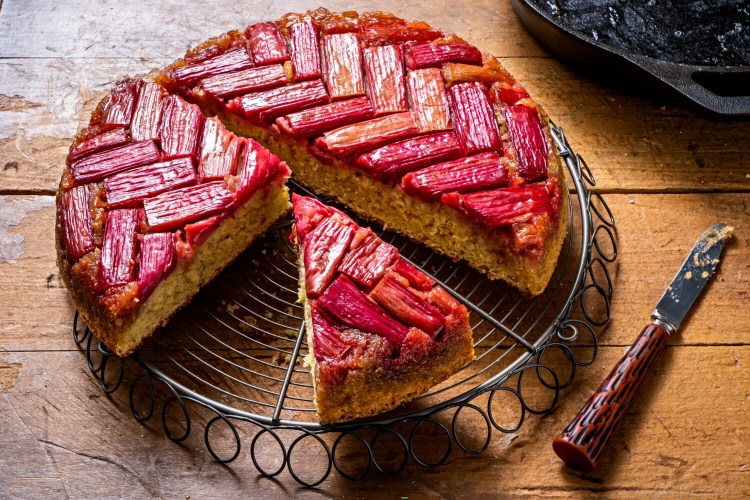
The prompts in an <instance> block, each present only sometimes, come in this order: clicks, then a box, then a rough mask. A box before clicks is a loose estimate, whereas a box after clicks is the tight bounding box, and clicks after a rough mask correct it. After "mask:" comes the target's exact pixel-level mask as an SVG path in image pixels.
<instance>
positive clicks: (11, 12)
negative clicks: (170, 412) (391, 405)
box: [0, 0, 750, 497]
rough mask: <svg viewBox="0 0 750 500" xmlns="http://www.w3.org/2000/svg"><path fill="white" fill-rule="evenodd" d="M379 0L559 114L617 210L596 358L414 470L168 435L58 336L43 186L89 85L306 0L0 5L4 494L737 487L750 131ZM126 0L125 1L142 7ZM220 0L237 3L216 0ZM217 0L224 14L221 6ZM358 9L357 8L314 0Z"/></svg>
mask: <svg viewBox="0 0 750 500" xmlns="http://www.w3.org/2000/svg"><path fill="white" fill-rule="evenodd" d="M419 3H420V4H421V5H418V2H409V3H407V2H395V1H383V2H380V3H379V4H378V6H379V7H380V8H381V9H383V10H390V11H393V12H395V13H397V14H400V15H402V16H403V17H406V18H412V19H423V20H425V21H427V22H430V23H431V24H433V25H435V26H438V27H441V28H444V29H447V30H452V31H455V32H457V33H459V34H461V35H462V36H464V37H465V38H466V39H468V40H469V41H470V42H472V43H475V44H476V45H478V46H479V47H481V48H483V49H484V50H487V51H490V52H492V53H494V54H496V55H497V56H499V58H500V59H501V60H502V62H503V64H505V65H506V66H507V68H508V69H509V70H510V71H511V72H512V73H513V74H514V75H516V76H517V77H518V78H519V80H520V81H521V82H523V83H524V84H525V85H526V86H527V88H528V90H529V91H530V93H531V95H533V96H534V97H536V98H537V100H538V101H539V102H540V103H542V105H543V106H544V107H545V109H546V111H547V112H548V113H549V115H550V116H551V117H553V119H554V120H555V121H556V122H557V123H558V124H559V125H561V126H563V127H564V129H565V131H566V134H567V137H568V138H569V140H570V142H571V144H572V146H573V147H574V149H575V150H576V151H577V152H579V153H580V154H581V155H583V157H584V158H586V160H587V161H588V164H589V165H590V166H591V169H592V170H593V171H594V173H595V175H596V177H597V181H598V183H597V189H598V190H599V191H600V192H601V193H602V194H603V195H604V196H605V199H606V200H607V201H608V203H609V205H610V207H611V208H612V211H613V212H614V214H615V216H616V218H617V233H618V239H619V247H620V256H619V259H618V268H617V273H616V281H615V294H614V301H613V303H612V320H611V322H610V325H609V328H608V330H607V331H606V333H605V334H604V335H603V336H602V337H601V345H600V350H599V357H598V359H597V360H596V362H595V363H594V365H593V366H591V367H589V368H586V369H581V370H580V371H579V373H578V376H577V378H576V380H575V383H574V385H573V386H572V388H570V389H568V390H567V391H565V392H564V393H563V397H562V399H561V401H560V402H559V406H558V409H557V410H556V411H555V412H554V413H553V414H551V415H549V416H546V417H544V418H531V419H530V420H529V422H527V423H526V424H525V425H524V427H523V428H522V430H521V431H520V432H518V433H517V434H512V435H503V434H500V433H495V434H493V439H492V442H491V444H490V448H489V449H488V451H487V452H486V453H484V454H482V455H480V456H477V457H472V456H467V455H465V454H462V453H459V452H454V454H453V455H452V456H451V458H450V459H449V463H447V464H446V465H444V466H442V467H439V468H437V469H423V468H421V467H419V466H417V465H414V464H411V465H409V466H408V468H407V470H406V472H405V473H403V474H401V475H399V476H396V477H386V476H383V475H379V474H377V473H374V474H371V475H370V476H369V477H368V478H367V479H366V480H364V481H360V482H349V481H346V480H344V479H342V478H340V477H338V476H336V475H335V474H333V475H331V477H330V478H329V479H328V480H327V481H326V482H325V483H323V484H322V485H321V486H319V487H318V489H315V490H305V489H302V488H300V487H299V486H297V485H296V483H295V482H294V481H293V480H292V478H291V477H290V476H289V475H288V474H287V473H282V474H281V475H280V476H278V477H277V478H276V479H274V480H270V479H265V478H262V477H260V476H258V475H257V474H256V473H255V470H254V469H253V468H252V466H251V464H250V463H249V461H245V462H244V463H237V464H235V465H234V466H233V467H224V466H221V465H219V464H217V463H215V462H214V461H213V460H212V459H211V457H210V456H209V454H208V453H207V452H206V451H205V449H204V448H203V447H202V443H201V442H200V440H198V441H196V442H195V443H193V444H188V445H183V446H178V445H175V444H174V443H172V442H170V441H169V440H168V439H167V438H165V437H164V435H163V433H162V432H161V429H160V428H159V426H158V425H147V426H141V425H140V424H138V423H137V422H136V421H135V420H134V419H133V418H132V416H131V415H130V414H129V412H128V409H127V396H126V395H123V394H119V395H116V396H115V397H113V398H108V397H106V396H105V395H103V393H102V392H101V391H100V389H99V388H98V386H97V385H96V381H95V380H94V379H93V378H92V377H91V376H90V374H89V373H88V369H87V367H86V363H85V360H84V358H83V356H82V355H81V353H80V351H79V350H78V349H77V348H76V346H75V344H74V343H73V341H72V340H71V337H70V324H71V319H72V317H73V312H74V309H73V306H72V303H71V301H70V298H69V296H68V293H67V292H66V290H65V288H64V287H63V284H62V281H61V279H60V276H59V274H58V272H57V268H56V265H55V253H54V245H53V220H54V193H55V188H56V185H57V183H58V179H59V175H60V173H61V170H62V166H63V162H64V158H65V155H66V152H67V148H68V146H69V144H70V142H71V138H72V136H73V135H74V134H75V132H76V131H77V129H78V128H79V127H80V126H81V124H82V123H84V120H85V119H87V117H88V110H89V109H90V108H91V105H92V99H93V98H94V97H96V96H97V95H99V94H100V93H101V92H102V91H104V90H106V89H108V88H110V87H111V85H112V83H113V82H114V81H116V80H118V79H119V78H121V77H122V76H124V75H136V74H142V73H146V72H149V71H150V70H152V69H153V68H158V67H160V66H163V65H165V64H166V63H168V62H170V61H172V60H173V59H174V58H176V57H178V56H180V55H181V54H183V53H184V52H185V50H186V49H187V48H188V47H190V46H191V45H195V44H196V43H197V42H199V41H201V40H203V39H205V38H208V37H210V36H213V35H216V34H219V33H222V32H224V31H226V30H228V29H233V28H237V27H240V26H244V25H246V24H248V23H250V22H252V21H256V20H261V19H274V18H276V17H278V16H279V15H281V14H283V13H284V12H286V11H289V10H300V9H302V10H304V8H305V7H304V6H303V4H302V2H287V1H284V2H255V3H253V2H221V1H218V0H211V1H203V2H201V3H200V6H198V5H196V6H188V2H185V1H178V0H160V1H148V2H131V3H129V5H123V4H126V2H117V1H106V2H101V5H99V6H97V7H92V6H90V5H89V2H87V1H84V0H70V1H67V2H58V1H53V0H37V1H36V2H25V1H22V0H5V1H2V0H0V195H1V196H0V280H1V283H2V287H0V315H1V316H2V319H3V323H2V326H0V402H1V403H0V495H10V496H24V497H39V496H42V495H44V496H48V495H54V496H77V497H81V496H86V497H94V496H107V497H110V496H135V497H144V496H168V497H188V496H190V497H203V496H208V495H215V496H224V497H231V496H238V495H244V496H264V497H266V496H284V495H300V496H302V495H304V496H323V495H325V496H329V495H336V496H351V497H354V496H374V495H376V494H385V495H387V496H390V497H394V496H410V497H427V496H429V497H434V496H448V497H453V496H466V497H470V496H478V495H483V494H484V495H487V494H493V495H509V496H510V495H513V496H539V495H575V494H582V493H583V494H585V493H588V492H607V493H609V494H612V495H618V496H627V497H630V496H636V495H637V496H644V497H645V496H650V495H653V494H658V495H664V496H670V497H683V496H684V495H685V494H687V493H694V494H710V495H731V496H741V495H748V494H750V423H748V420H749V419H748V412H749V411H750V389H748V386H750V371H749V370H748V366H749V365H750V307H748V305H749V299H750V297H748V290H749V289H750V246H749V245H748V237H747V231H748V220H749V218H750V123H747V122H745V123H742V122H723V121H716V120H711V119H707V118H704V117H702V116H700V115H697V114H695V113H694V112H693V111H690V110H688V109H685V108H684V107H682V106H678V105H675V104H672V103H669V102H666V101H664V100H662V99H661V98H660V97H649V91H648V90H647V89H642V88H639V87H638V85H635V84H632V83H623V84H621V85H619V87H618V88H617V89H614V88H612V87H610V86H606V85H604V84H601V83H597V82H596V81H593V80H591V79H589V78H587V77H585V76H582V75H581V74H580V73H578V72H576V71H574V70H572V69H570V68H568V67H567V66H564V65H562V64H561V63H559V62H557V61H556V60H554V59H552V58H551V57H550V56H549V55H548V54H547V53H546V52H545V51H544V50H543V49H542V48H540V46H539V45H538V44H537V43H536V42H535V41H534V40H533V39H532V38H531V37H530V36H529V35H528V34H527V33H526V31H524V28H523V27H522V26H521V24H520V23H519V21H518V19H517V18H516V16H515V15H514V13H513V11H512V9H511V7H510V4H509V2H506V1H472V2H442V1H437V0H433V1H432V2H419ZM136 4H138V5H137V6H136ZM230 4H231V6H229V5H230ZM223 5H227V7H223ZM328 7H329V8H331V9H334V10H335V9H338V10H343V9H347V8H356V9H359V10H365V9H367V6H366V3H365V2H341V1H331V2H328ZM717 221H726V222H728V223H731V224H732V225H733V226H734V227H735V228H736V236H735V238H734V240H733V241H732V242H731V243H730V244H728V245H727V248H726V251H725V255H724V259H723V262H722V263H721V267H720V272H719V273H718V275H717V276H716V279H714V281H713V283H711V285H710V286H709V287H708V290H707V292H708V293H706V294H705V295H704V296H703V297H702V298H701V299H700V301H699V302H698V304H697V305H696V307H695V311H694V314H693V315H692V316H691V317H690V318H689V320H688V321H686V323H685V324H684V325H683V328H682V331H681V332H680V333H679V335H676V336H675V337H674V338H673V339H672V340H671V341H670V346H669V347H668V348H667V350H666V352H665V354H664V356H663V359H661V360H660V362H659V364H658V367H657V369H656V372H655V373H654V376H653V377H652V378H651V379H650V380H649V381H648V382H647V385H646V387H645V389H644V391H643V393H642V396H643V397H641V398H639V400H638V402H637V403H636V405H635V406H634V408H633V409H632V411H631V413H630V415H629V418H628V419H627V421H626V424H625V427H624V429H623V432H622V433H621V434H620V435H619V436H618V437H617V438H616V439H615V441H614V444H613V446H612V449H611V451H610V453H609V454H608V455H607V456H606V457H605V459H604V461H603V463H602V464H601V465H600V467H599V468H598V469H597V470H596V471H595V472H593V473H590V474H581V473H577V472H574V471H572V470H570V469H568V468H566V467H565V466H563V465H562V464H561V462H560V461H559V460H558V459H557V457H556V456H555V455H554V454H553V452H552V449H551V446H550V444H551V441H552V439H553V438H554V437H555V435H556V434H557V433H558V432H559V431H560V430H561V429H562V428H563V426H564V425H565V424H567V423H568V421H570V419H571V418H572V417H573V416H574V414H575V413H576V412H577V410H578V409H579V408H580V406H581V405H582V403H583V402H584V401H585V400H586V399H587V398H588V396H589V395H590V394H591V393H592V391H593V390H594V389H595V388H596V386H597V385H598V383H599V382H600V381H601V380H602V378H603V377H604V376H605V375H606V373H607V372H608V370H609V369H610V368H611V366H612V365H613V363H614V362H615V361H616V360H617V359H619V357H620V356H621V355H622V353H623V350H624V348H625V347H626V346H627V345H629V344H630V343H631V341H632V340H633V338H634V337H635V335H636V334H637V333H638V331H639V330H640V328H641V327H642V326H643V324H644V322H645V321H646V320H647V318H648V314H649V312H650V311H651V309H652V307H653V305H654V304H655V302H656V301H657V299H658V298H659V296H660V294H661V293H662V291H663V289H664V288H665V286H666V284H667V283H668V281H669V280H670V279H671V277H672V275H673V273H674V272H675V270H676V269H677V267H678V266H679V264H680V263H681V261H682V259H683V258H684V256H685V254H686V253H687V251H688V250H689V248H690V247H691V246H692V244H693V242H694V241H695V239H696V238H697V236H698V235H699V234H700V233H701V231H703V229H705V228H706V227H707V226H709V225H710V224H712V223H715V222H717Z"/></svg>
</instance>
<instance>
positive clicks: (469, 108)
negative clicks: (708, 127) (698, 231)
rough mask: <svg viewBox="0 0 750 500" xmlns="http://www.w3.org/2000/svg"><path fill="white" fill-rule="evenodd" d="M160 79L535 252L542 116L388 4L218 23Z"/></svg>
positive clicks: (478, 62) (550, 196)
mask: <svg viewBox="0 0 750 500" xmlns="http://www.w3.org/2000/svg"><path fill="white" fill-rule="evenodd" d="M159 81H160V82H161V83H162V84H164V85H165V86H166V87H167V89H169V90H170V91H172V92H176V93H179V94H181V95H183V96H186V97H187V98H188V100H196V101H199V102H210V103H213V105H214V106H216V107H217V108H218V109H226V110H228V111H229V112H230V113H235V114H237V115H239V116H241V117H242V118H243V119H247V120H250V121H251V122H253V123H254V124H256V125H259V126H262V127H265V128H266V129H268V130H270V131H272V132H273V133H275V134H280V135H282V136H287V137H290V138H293V139H295V140H298V141H301V142H303V143H306V144H307V147H308V150H309V151H310V153H311V154H312V155H313V156H315V157H316V158H318V159H320V160H321V161H323V162H325V163H328V164H331V165H336V164H337V162H338V163H340V162H341V161H343V162H345V163H346V164H347V165H349V166H352V167H355V168H358V169H360V170H362V171H364V172H366V173H367V174H369V175H370V176H372V177H373V178H375V179H378V180H380V181H382V182H383V183H386V184H389V185H397V186H401V187H402V188H403V191H404V192H406V193H408V194H409V195H411V196H414V197H416V198H419V199H422V200H425V201H429V202H437V203H443V204H445V205H447V206H450V207H453V208H455V209H456V210H458V211H459V212H460V213H462V214H463V215H464V216H465V217H466V219H467V220H469V221H471V222H472V223H474V224H477V225H478V226H480V227H482V228H485V229H487V230H488V231H490V232H492V233H493V234H495V235H496V236H497V237H498V238H502V239H503V241H505V242H507V247H508V248H510V249H514V250H515V251H517V252H518V253H522V254H525V255H529V256H531V257H540V256H541V255H542V254H543V252H544V248H545V241H546V240H547V238H548V237H549V236H550V235H551V234H553V233H554V231H555V229H556V227H557V223H558V215H559V208H560V204H561V196H560V186H559V180H558V179H557V177H556V173H555V170H554V168H553V167H551V165H552V162H551V158H552V157H553V155H554V153H553V150H554V148H553V145H552V142H551V138H550V136H549V133H548V130H547V128H548V127H547V125H546V119H545V118H544V117H543V115H541V110H540V109H539V108H538V106H537V105H536V103H535V102H534V101H533V100H532V99H530V98H529V95H528V93H527V92H526V90H525V89H524V88H523V87H522V86H521V85H520V84H518V83H517V82H516V81H515V79H514V78H513V77H512V76H511V75H510V74H509V73H508V72H507V71H506V70H505V69H504V68H503V67H502V66H501V64H500V63H499V62H498V61H497V59H495V58H494V57H492V56H491V55H489V54H483V53H482V52H480V51H479V49H477V48H476V47H474V46H472V45H470V44H468V43H466V42H464V41H463V40H461V39H460V38H458V37H456V36H455V35H453V34H448V33H444V32H442V31H439V30H435V29H432V28H430V27H429V26H428V25H427V24H425V23H421V22H407V21H404V20H402V19H399V18H396V17H393V16H391V15H387V14H362V15H358V14H356V13H345V14H341V15H334V14H331V13H329V12H328V11H325V10H319V11H315V12H311V13H307V14H304V15H300V14H289V15H287V16H285V17H284V18H283V19H281V20H280V21H278V22H263V23H258V24H254V25H252V26H249V27H248V28H247V29H245V30H244V31H242V32H240V31H234V32H229V33H227V34H226V35H223V36H222V37H219V38H217V39H214V40H212V41H209V42H207V43H206V44H204V45H202V46H200V47H198V48H197V49H195V50H193V51H191V52H190V53H189V54H188V55H187V56H186V58H185V59H183V60H181V61H179V62H178V63H176V64H174V65H172V66H171V67H169V68H167V70H165V72H164V73H163V74H162V75H161V76H160V77H159Z"/></svg>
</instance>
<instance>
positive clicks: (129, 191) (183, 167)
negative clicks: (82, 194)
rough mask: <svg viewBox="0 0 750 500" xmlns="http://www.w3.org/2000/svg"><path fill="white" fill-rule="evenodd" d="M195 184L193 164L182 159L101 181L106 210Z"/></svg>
mask: <svg viewBox="0 0 750 500" xmlns="http://www.w3.org/2000/svg"><path fill="white" fill-rule="evenodd" d="M197 182H198V177H197V176H196V175H195V168H194V167H193V160H192V159H191V158H185V157H183V158H175V159H174V160H168V161H164V162H160V163H154V164H152V165H145V166H143V167H138V168H134V169H133V170H129V171H127V172H122V173H120V174H117V175H113V176H112V177H109V178H107V179H105V180H104V190H105V191H106V193H107V204H108V205H109V207H110V208H115V207H117V208H119V207H125V206H134V205H137V204H140V203H141V202H142V201H143V200H144V199H145V198H150V197H152V196H155V195H157V194H159V193H163V192H164V191H167V190H169V189H174V188H178V187H181V186H186V185H188V184H195V183H197Z"/></svg>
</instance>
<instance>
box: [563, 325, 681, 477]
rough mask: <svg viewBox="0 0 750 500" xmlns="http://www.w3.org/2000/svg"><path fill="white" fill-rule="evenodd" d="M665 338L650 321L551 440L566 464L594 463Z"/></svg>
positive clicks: (587, 465) (585, 465)
mask: <svg viewBox="0 0 750 500" xmlns="http://www.w3.org/2000/svg"><path fill="white" fill-rule="evenodd" d="M667 339H669V334H668V333H667V331H666V330H665V329H664V328H662V327H661V326H659V325H656V324H653V323H652V324H650V325H648V326H647V327H646V328H644V329H643V331H642V332H641V334H640V335H638V338H637V339H636V340H635V342H634V343H633V345H632V346H630V349H628V352H626V353H625V355H624V356H623V357H622V359H621V360H620V362H619V363H617V365H615V367H614V369H613V370H612V372H611V373H610V374H609V376H608V377H607V378H606V379H605V380H604V382H602V385H601V386H599V389H597V390H596V393H595V394H594V395H593V396H591V399H589V400H588V402H587V403H586V405H584V407H583V408H582V409H581V411H580V413H578V416H577V417H576V418H575V420H573V422H571V423H570V425H569V426H568V427H567V429H565V430H564V431H563V433H562V434H560V436H559V437H558V438H556V439H555V441H554V442H553V443H552V448H553V449H554V450H555V453H557V455H558V456H559V457H560V458H562V460H563V461H564V462H565V463H566V464H568V465H569V466H570V467H572V468H574V469H578V470H582V471H585V472H588V471H590V470H591V469H593V468H594V467H596V464H597V463H599V460H600V459H601V457H602V455H603V454H604V450H606V449H607V446H608V445H609V443H610V441H612V437H613V436H614V435H615V432H617V429H618V428H619V427H620V424H621V423H622V419H623V417H624V416H625V414H626V413H627V412H628V409H630V406H631V405H632V404H633V400H635V396H636V394H638V390H639V389H640V388H641V386H642V385H643V382H644V380H646V377H647V376H648V374H649V373H651V370H652V369H653V367H654V365H655V364H656V360H657V359H658V358H659V354H661V352H662V351H663V350H664V346H665V345H667Z"/></svg>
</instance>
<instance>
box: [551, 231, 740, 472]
mask: <svg viewBox="0 0 750 500" xmlns="http://www.w3.org/2000/svg"><path fill="white" fill-rule="evenodd" d="M732 231H733V228H732V227H730V226H728V225H726V224H724V223H719V224H714V225H713V226H711V227H709V228H708V229H707V230H706V231H705V232H704V233H703V234H702V235H701V237H700V238H699V239H698V241H697V242H696V243H695V245H694V246H693V249H692V250H691V251H690V253H689V254H688V256H687V258H686V259H685V262H683V264H682V267H680V270H679V271H678V272H677V274H676V275H675V277H674V279H673V280H672V282H671V283H670V284H669V287H668V288H667V290H666V291H665V292H664V295H663V296H662V297H661V299H660V300H659V302H658V303H657V304H656V308H655V309H654V311H653V312H652V313H651V321H652V322H651V324H649V325H647V326H646V327H645V328H644V329H643V331H641V333H640V334H639V335H638V337H637V338H636V339H635V342H634V343H633V345H632V346H630V348H629V349H628V351H627V352H626V353H625V355H624V356H623V357H622V359H621V360H620V361H619V362H618V363H617V364H616V365H615V367H614V368H613V369H612V372H611V373H610V374H609V376H608V377H607V378H606V379H604V382H602V384H601V385H600V386H599V388H598V389H597V390H596V392H595V393H594V395H593V396H591V398H590V399H589V400H588V402H587V403H586V404H585V405H584V406H583V408H581V411H580V412H579V413H578V415H577V416H576V418H575V419H574V420H573V421H572V422H571V423H570V425H568V427H567V428H566V429H565V430H564V431H563V432H562V433H561V434H560V436H558V437H557V438H556V439H555V440H554V441H553V443H552V448H553V449H554V451H555V453H557V456H559V457H560V458H561V459H562V460H563V462H565V463H566V464H567V465H568V466H570V467H572V468H574V469H578V470H581V471H584V472H588V471H590V470H592V469H593V468H594V467H596V465H597V464H598V463H599V461H600V460H601V458H602V455H603V454H604V451H605V450H606V449H607V446H608V445H609V443H610V442H611V441H612V438H613V437H614V435H615V433H616V432H617V429H619V427H620V425H621V424H622V420H623V418H624V417H625V414H626V413H627V412H628V410H629V409H630V407H631V406H632V404H633V401H634V400H635V397H636V395H637V394H638V391H639V390H640V388H641V386H642V385H643V382H644V381H645V380H646V378H647V377H648V375H649V373H651V370H652V369H653V367H654V365H655V364H656V361H657V359H658V358H659V355H660V354H661V352H662V351H663V350H664V346H666V345H667V340H668V339H669V336H670V335H672V334H673V333H674V332H675V331H677V329H678V328H679V327H680V325H681V324H682V321H683V320H684V319H685V316H686V315H687V313H688V311H690V308H691V307H692V305H693V304H694V303H695V301H696V299H697V298H698V296H699V295H700V293H701V291H702V290H703V288H704V287H705V285H706V283H708V281H709V280H710V278H711V276H712V275H713V274H714V271H716V266H717V265H718V264H719V256H720V255H721V250H722V248H723V247H724V242H725V241H726V240H727V239H728V238H729V237H730V236H731V235H732Z"/></svg>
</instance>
